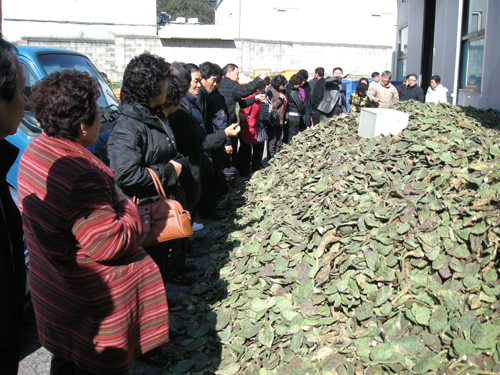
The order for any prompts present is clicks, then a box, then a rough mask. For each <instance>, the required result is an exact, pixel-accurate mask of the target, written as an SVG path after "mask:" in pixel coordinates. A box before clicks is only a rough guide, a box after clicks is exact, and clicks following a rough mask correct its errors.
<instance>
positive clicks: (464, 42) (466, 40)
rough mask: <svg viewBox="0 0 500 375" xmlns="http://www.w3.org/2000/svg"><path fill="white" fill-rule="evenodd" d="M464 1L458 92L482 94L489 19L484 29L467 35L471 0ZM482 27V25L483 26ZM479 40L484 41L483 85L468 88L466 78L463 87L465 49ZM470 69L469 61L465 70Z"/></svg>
mask: <svg viewBox="0 0 500 375" xmlns="http://www.w3.org/2000/svg"><path fill="white" fill-rule="evenodd" d="M463 1H464V7H463V9H464V12H463V15H462V35H461V40H460V65H459V67H460V68H459V74H458V82H459V86H458V90H459V91H463V92H477V93H480V92H481V90H482V85H483V76H484V74H483V73H484V57H485V55H486V53H485V49H486V43H485V41H486V28H487V19H486V18H485V20H484V29H482V30H478V31H474V32H472V33H470V34H465V33H466V32H467V30H466V28H467V27H468V17H469V13H470V1H471V0H463ZM485 1H486V12H485V15H486V14H488V5H489V0H485ZM481 25H482V24H481ZM478 40H483V57H482V66H481V83H480V84H479V85H478V86H467V81H468V79H467V77H465V86H462V85H461V82H462V79H463V74H466V73H464V71H463V69H464V59H465V53H464V51H465V49H466V46H470V43H471V42H475V41H478ZM467 51H468V52H467V59H468V56H469V51H470V47H468V48H467ZM468 68H469V61H467V62H466V65H465V69H466V71H467V70H468Z"/></svg>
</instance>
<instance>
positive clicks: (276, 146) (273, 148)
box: [266, 126, 283, 160]
mask: <svg viewBox="0 0 500 375" xmlns="http://www.w3.org/2000/svg"><path fill="white" fill-rule="evenodd" d="M266 131H267V137H268V139H267V158H268V159H269V160H271V158H272V157H273V156H274V155H276V154H277V153H278V152H279V151H280V149H281V144H282V142H283V140H282V138H281V133H282V131H283V128H282V127H281V126H268V127H267V128H266Z"/></svg>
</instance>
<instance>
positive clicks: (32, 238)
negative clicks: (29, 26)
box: [0, 39, 446, 375]
mask: <svg viewBox="0 0 500 375" xmlns="http://www.w3.org/2000/svg"><path fill="white" fill-rule="evenodd" d="M0 52H1V54H0V66H1V68H2V69H1V72H0V113H1V117H0V154H1V159H0V162H1V171H2V178H1V180H0V184H1V185H0V188H1V189H0V194H1V199H0V209H1V215H0V231H1V232H0V241H1V246H2V253H1V256H2V257H1V264H0V267H1V271H0V277H1V280H2V284H1V286H2V290H3V292H4V293H6V297H5V301H7V302H6V303H3V304H2V305H1V312H2V317H3V319H2V321H1V323H0V330H1V333H2V334H1V337H2V338H1V340H0V345H1V347H2V350H0V366H1V368H2V369H3V370H4V373H6V374H16V373H17V368H18V359H19V348H20V336H21V335H20V334H19V332H20V322H21V316H22V305H23V300H24V291H25V285H24V283H25V273H24V269H25V267H24V256H23V238H22V236H23V231H22V230H21V222H22V227H23V230H24V235H25V238H26V245H27V247H28V251H29V256H30V270H29V271H30V278H29V283H30V291H31V298H32V301H33V307H34V311H35V316H36V320H37V327H38V334H39V339H40V342H41V343H42V344H43V346H44V347H46V348H47V349H48V350H49V351H50V352H51V353H52V354H53V357H52V362H51V374H53V375H57V374H65V375H67V374H90V375H91V374H128V373H129V372H130V368H131V366H132V363H133V361H134V360H135V359H136V358H143V359H145V360H149V361H151V362H153V363H163V358H162V355H163V353H162V351H161V349H160V345H161V344H163V343H165V342H167V341H168V336H169V321H168V314H169V312H168V299H167V293H166V290H165V285H166V284H167V283H172V284H176V285H182V286H189V285H192V284H193V282H194V281H195V279H194V278H193V277H191V276H190V275H189V274H190V273H192V272H193V271H195V270H196V266H194V265H193V264H191V263H186V258H187V257H195V256H198V255H199V254H197V253H196V252H195V251H194V250H193V247H192V246H191V244H190V241H189V239H178V240H171V241H166V242H161V243H158V244H156V245H152V246H147V247H144V248H143V247H141V245H140V243H139V239H140V232H141V229H140V227H141V221H140V217H139V214H138V210H137V206H136V205H135V204H134V203H133V201H132V198H134V200H136V202H137V200H138V202H139V205H140V204H142V203H148V202H154V201H156V200H158V193H157V190H156V189H155V186H154V182H153V180H152V178H151V175H150V174H149V171H148V169H149V170H152V171H153V173H154V174H156V175H157V176H158V178H159V180H160V182H161V184H162V186H163V188H164V189H165V191H166V194H167V195H168V197H169V198H171V199H175V200H177V201H179V202H180V203H181V204H182V205H183V207H184V208H185V209H187V210H188V211H190V212H191V216H192V219H193V229H195V230H196V229H201V228H202V224H199V223H197V222H196V221H195V220H196V218H197V217H198V215H200V216H203V217H208V218H210V219H212V220H221V219H222V216H221V215H220V214H219V213H218V212H217V210H216V208H217V201H218V200H219V199H220V198H221V196H223V195H224V194H225V193H226V191H227V184H226V176H225V173H224V171H226V172H227V173H234V171H238V173H239V174H240V175H242V176H249V175H250V174H251V173H253V172H255V171H258V170H259V169H261V168H263V164H262V161H263V160H262V159H263V154H264V148H265V145H266V144H267V157H268V158H269V159H271V158H273V157H274V156H275V155H276V153H278V152H279V151H280V148H281V146H282V143H283V142H285V143H290V142H291V141H292V139H293V138H294V137H295V136H296V135H297V134H298V133H299V132H300V131H303V130H304V129H306V128H307V127H310V126H315V125H317V124H319V123H320V122H321V121H326V120H328V119H329V118H332V117H334V116H338V115H340V114H342V113H346V112H347V108H348V106H350V111H351V112H359V111H360V110H361V109H362V108H366V107H380V108H386V107H389V106H390V105H392V104H393V103H395V102H396V101H398V100H409V99H414V100H420V101H424V96H423V91H422V89H421V88H420V87H419V86H418V85H416V76H415V75H409V76H408V77H407V80H406V82H407V84H406V86H404V88H403V89H402V90H400V92H398V90H397V89H396V88H395V87H394V86H393V85H392V84H391V83H390V78H391V73H390V72H389V71H384V72H382V74H381V75H379V74H378V73H376V72H375V73H373V74H372V82H369V81H368V79H366V78H361V79H360V80H359V82H358V84H357V87H356V91H355V92H353V93H352V94H351V95H350V96H349V98H347V97H346V85H345V84H344V83H342V80H343V79H345V78H346V77H347V76H348V74H345V75H344V73H343V70H342V69H341V68H340V67H336V68H335V69H334V70H333V72H332V76H331V77H327V78H325V71H324V69H323V68H321V67H318V68H316V69H315V73H314V77H313V78H312V79H311V80H308V78H309V77H308V73H307V71H306V70H304V69H302V70H300V71H298V73H296V74H294V75H292V76H291V78H290V79H289V80H288V81H287V79H286V78H285V77H284V76H283V75H276V76H274V77H273V78H272V79H270V77H268V75H267V73H265V72H264V73H262V74H260V76H258V77H256V78H255V79H254V80H252V81H251V82H249V83H247V84H240V83H239V68H238V66H236V65H234V64H227V65H226V66H224V67H223V68H221V67H219V66H218V65H216V64H214V63H211V62H204V63H202V64H200V65H199V66H198V65H196V64H192V63H189V64H185V63H179V62H176V63H172V64H170V63H168V62H167V61H165V59H163V58H162V57H159V56H155V55H152V54H150V53H143V54H141V55H139V56H136V57H134V58H133V59H132V60H131V61H130V62H129V63H128V65H127V67H126V69H125V72H124V76H123V84H122V89H121V95H120V99H121V103H120V105H119V108H118V113H119V115H118V117H117V118H116V120H115V122H114V125H113V130H112V131H111V134H110V136H109V141H108V145H107V146H108V155H107V156H108V157H109V160H110V165H109V166H107V165H105V164H104V163H103V162H102V161H101V160H100V159H99V158H98V157H97V156H95V155H94V154H91V153H90V152H89V151H87V150H86V147H88V146H90V145H92V144H93V143H94V142H95V141H96V139H97V137H98V135H99V127H100V119H101V113H100V110H99V107H98V105H97V103H96V100H97V98H98V95H99V88H98V85H97V84H96V81H95V80H94V78H93V77H92V76H91V75H89V74H88V73H83V72H78V71H76V70H65V71H63V72H56V73H53V74H51V75H49V76H48V77H47V78H45V79H43V80H42V81H40V82H39V83H37V84H36V85H35V86H34V88H33V91H32V94H31V97H30V106H31V109H32V111H33V112H34V115H35V117H36V119H37V121H38V122H39V124H40V126H41V128H42V129H43V133H42V135H41V136H39V137H38V138H36V139H35V140H33V141H32V142H31V143H30V144H29V145H28V147H27V149H26V150H25V152H24V153H23V155H22V158H21V162H20V167H19V176H18V186H19V192H18V193H19V210H20V212H21V215H22V216H21V215H20V214H19V212H18V210H17V208H16V206H15V204H14V202H13V201H12V198H11V196H10V193H9V188H8V186H7V183H6V181H5V174H6V173H7V171H8V170H9V168H10V165H11V164H12V163H13V161H14V159H15V157H16V155H17V150H16V149H15V148H14V147H13V146H11V145H10V144H9V143H8V142H7V141H5V140H4V138H5V137H6V136H7V135H10V134H14V133H15V132H16V129H17V127H18V125H19V122H20V120H21V118H22V116H23V110H24V107H25V106H26V105H27V104H28V101H27V98H26V97H25V95H24V76H23V70H22V68H21V66H20V63H19V61H18V59H17V57H16V51H15V47H13V46H12V45H10V44H9V43H8V42H6V41H5V40H3V39H0ZM426 100H427V101H428V102H430V101H433V102H443V101H446V89H444V88H443V87H442V86H441V85H440V78H439V76H433V77H432V78H431V87H430V88H429V91H428V92H427V96H426ZM7 218H8V219H7ZM4 249H7V250H4Z"/></svg>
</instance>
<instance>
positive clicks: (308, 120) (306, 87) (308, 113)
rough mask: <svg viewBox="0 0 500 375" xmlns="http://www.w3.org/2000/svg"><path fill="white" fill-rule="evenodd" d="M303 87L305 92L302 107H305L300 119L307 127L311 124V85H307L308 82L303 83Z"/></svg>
mask: <svg viewBox="0 0 500 375" xmlns="http://www.w3.org/2000/svg"><path fill="white" fill-rule="evenodd" d="M302 88H303V89H304V94H305V100H304V107H305V112H304V115H303V116H302V119H303V121H304V124H305V126H306V127H309V126H310V125H311V94H312V92H311V86H309V82H306V83H304V85H303V86H302Z"/></svg>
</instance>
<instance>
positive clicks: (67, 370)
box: [50, 355, 95, 375]
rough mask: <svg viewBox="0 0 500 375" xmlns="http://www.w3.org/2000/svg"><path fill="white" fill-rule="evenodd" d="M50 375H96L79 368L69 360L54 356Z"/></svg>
mask: <svg viewBox="0 0 500 375" xmlns="http://www.w3.org/2000/svg"><path fill="white" fill-rule="evenodd" d="M50 375H95V374H94V373H93V372H90V371H88V370H84V369H82V368H81V367H78V366H77V365H76V364H75V363H74V362H72V361H70V360H69V359H66V358H63V357H60V356H57V355H52V360H51V361H50Z"/></svg>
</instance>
